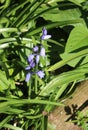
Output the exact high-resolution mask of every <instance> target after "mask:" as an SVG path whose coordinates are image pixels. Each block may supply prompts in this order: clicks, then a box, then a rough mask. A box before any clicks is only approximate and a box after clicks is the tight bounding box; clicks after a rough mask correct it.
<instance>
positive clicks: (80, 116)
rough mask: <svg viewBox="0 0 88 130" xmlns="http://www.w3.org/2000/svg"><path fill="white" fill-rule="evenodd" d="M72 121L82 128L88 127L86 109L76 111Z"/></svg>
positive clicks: (85, 129) (87, 112)
mask: <svg viewBox="0 0 88 130" xmlns="http://www.w3.org/2000/svg"><path fill="white" fill-rule="evenodd" d="M73 122H74V123H77V125H78V126H81V127H82V128H83V129H84V130H87V129H88V111H86V112H85V113H84V112H81V111H78V112H77V115H76V118H75V119H74V120H73Z"/></svg>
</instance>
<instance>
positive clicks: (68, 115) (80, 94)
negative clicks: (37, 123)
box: [48, 80, 88, 130]
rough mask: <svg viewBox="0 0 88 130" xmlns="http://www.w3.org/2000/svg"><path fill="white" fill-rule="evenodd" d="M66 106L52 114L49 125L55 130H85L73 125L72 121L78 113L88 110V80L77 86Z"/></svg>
mask: <svg viewBox="0 0 88 130" xmlns="http://www.w3.org/2000/svg"><path fill="white" fill-rule="evenodd" d="M64 104H65V107H57V108H55V109H54V110H53V111H52V112H51V113H50V115H49V117H48V120H49V123H50V124H51V125H52V126H54V129H55V130H83V129H82V128H81V127H78V126H77V125H75V124H74V123H72V120H73V119H74V118H75V114H76V112H77V111H82V112H85V111H86V110H88V80H87V81H85V82H82V83H80V84H79V85H78V86H76V90H75V91H74V93H73V94H72V95H71V97H70V98H68V99H66V100H65V101H64ZM48 130H50V129H48Z"/></svg>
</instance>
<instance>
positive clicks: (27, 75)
mask: <svg viewBox="0 0 88 130" xmlns="http://www.w3.org/2000/svg"><path fill="white" fill-rule="evenodd" d="M30 78H31V73H30V72H29V73H27V74H26V78H25V81H26V82H28V81H29V80H30Z"/></svg>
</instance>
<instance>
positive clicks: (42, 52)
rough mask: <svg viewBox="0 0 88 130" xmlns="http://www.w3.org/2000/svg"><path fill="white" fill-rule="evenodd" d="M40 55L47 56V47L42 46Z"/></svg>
mask: <svg viewBox="0 0 88 130" xmlns="http://www.w3.org/2000/svg"><path fill="white" fill-rule="evenodd" d="M40 56H42V57H45V48H44V47H41V50H40Z"/></svg>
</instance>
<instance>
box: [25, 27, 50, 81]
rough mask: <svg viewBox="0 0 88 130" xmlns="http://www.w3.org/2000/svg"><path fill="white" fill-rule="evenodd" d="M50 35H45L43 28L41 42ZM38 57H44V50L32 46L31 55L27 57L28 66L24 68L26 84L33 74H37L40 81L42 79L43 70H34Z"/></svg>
mask: <svg viewBox="0 0 88 130" xmlns="http://www.w3.org/2000/svg"><path fill="white" fill-rule="evenodd" d="M49 38H51V35H47V30H46V29H45V27H44V28H43V30H42V36H41V40H45V39H49ZM40 57H45V48H44V47H43V45H41V46H40V47H38V46H34V47H33V53H32V54H30V55H29V56H28V64H29V65H28V66H27V67H26V68H25V70H26V71H27V74H26V79H25V81H26V82H28V81H29V80H30V78H31V76H32V75H33V74H37V75H38V76H39V77H40V78H41V79H42V78H44V76H45V73H44V71H43V70H35V68H36V65H38V63H39V61H40Z"/></svg>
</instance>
